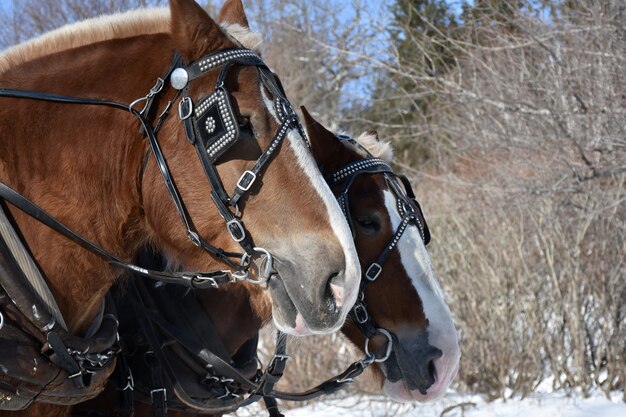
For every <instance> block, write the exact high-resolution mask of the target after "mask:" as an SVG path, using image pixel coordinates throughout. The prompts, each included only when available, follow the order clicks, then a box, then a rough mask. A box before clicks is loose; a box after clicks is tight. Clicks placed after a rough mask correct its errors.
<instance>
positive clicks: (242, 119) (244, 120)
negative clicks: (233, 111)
mask: <svg viewBox="0 0 626 417" xmlns="http://www.w3.org/2000/svg"><path fill="white" fill-rule="evenodd" d="M237 123H239V127H241V128H244V129H245V128H248V129H250V128H252V123H251V122H250V117H249V116H239V117H238V118H237Z"/></svg>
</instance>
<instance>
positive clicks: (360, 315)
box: [354, 303, 370, 324]
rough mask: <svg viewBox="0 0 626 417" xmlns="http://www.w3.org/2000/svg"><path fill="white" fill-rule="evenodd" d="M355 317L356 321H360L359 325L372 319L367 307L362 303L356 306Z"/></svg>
mask: <svg viewBox="0 0 626 417" xmlns="http://www.w3.org/2000/svg"><path fill="white" fill-rule="evenodd" d="M354 316H355V317H356V321H358V322H359V324H364V323H366V322H367V321H368V320H369V318H370V315H369V314H368V312H367V309H366V308H365V305H364V304H360V303H359V304H357V305H355V306H354Z"/></svg>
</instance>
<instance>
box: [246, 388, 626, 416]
mask: <svg viewBox="0 0 626 417" xmlns="http://www.w3.org/2000/svg"><path fill="white" fill-rule="evenodd" d="M444 410H445V412H444ZM282 412H283V414H285V416H286V417H440V416H442V417H626V403H624V402H623V401H622V396H621V393H616V394H615V395H614V396H613V397H612V399H611V400H609V399H607V398H606V397H604V396H603V395H601V394H595V395H593V396H591V397H590V398H582V397H580V396H568V395H567V394H566V393H562V392H555V393H547V392H546V393H537V394H534V395H533V396H531V397H529V398H526V399H523V400H520V399H509V400H506V401H503V400H498V401H494V402H490V403H488V402H486V401H485V400H484V399H483V398H482V397H480V396H476V395H467V394H449V395H447V396H446V397H445V398H444V399H443V400H441V401H439V402H436V403H432V404H398V403H394V402H392V401H389V400H387V399H386V398H384V397H370V396H360V397H351V398H344V399H335V400H325V401H317V402H315V403H313V404H312V405H309V406H307V407H303V408H295V409H291V410H288V409H286V408H285V407H283V408H282ZM442 413H443V414H442ZM237 416H239V417H248V416H250V417H251V416H267V413H266V412H265V411H262V410H261V409H260V407H258V406H255V407H252V408H249V409H247V410H241V411H239V412H238V413H237Z"/></svg>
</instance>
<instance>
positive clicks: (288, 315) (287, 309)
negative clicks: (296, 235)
mask: <svg viewBox="0 0 626 417" xmlns="http://www.w3.org/2000/svg"><path fill="white" fill-rule="evenodd" d="M268 290H269V293H270V298H271V300H272V319H273V321H274V324H275V325H276V328H278V330H280V331H281V332H283V333H286V334H289V335H292V336H297V337H302V336H311V335H315V334H326V333H329V332H334V331H337V330H339V329H340V328H341V326H342V324H343V320H338V321H337V324H336V325H335V326H334V327H332V328H330V329H324V330H323V331H319V330H316V329H312V328H311V327H310V326H309V324H307V322H306V319H305V317H304V316H303V314H302V312H301V311H299V310H298V308H297V306H296V304H295V303H294V301H293V299H292V297H291V296H290V295H289V291H288V290H287V287H286V286H285V284H284V283H283V281H282V280H281V279H280V276H279V275H278V274H274V275H272V277H271V278H270V280H269V281H268ZM341 301H343V300H341ZM341 301H340V302H341Z"/></svg>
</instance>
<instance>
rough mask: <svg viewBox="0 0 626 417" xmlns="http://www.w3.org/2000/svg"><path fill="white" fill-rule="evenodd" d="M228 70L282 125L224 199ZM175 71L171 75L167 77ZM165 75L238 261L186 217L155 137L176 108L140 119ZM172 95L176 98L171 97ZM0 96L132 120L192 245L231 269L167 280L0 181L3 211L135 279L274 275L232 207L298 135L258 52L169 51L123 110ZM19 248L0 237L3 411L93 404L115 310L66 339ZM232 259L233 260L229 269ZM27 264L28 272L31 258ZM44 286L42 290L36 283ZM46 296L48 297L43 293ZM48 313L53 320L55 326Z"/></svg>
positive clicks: (229, 127) (231, 120) (72, 100)
mask: <svg viewBox="0 0 626 417" xmlns="http://www.w3.org/2000/svg"><path fill="white" fill-rule="evenodd" d="M231 65H244V66H254V67H256V68H257V70H258V73H259V77H260V81H261V83H262V85H264V86H265V87H266V88H267V89H268V90H269V91H271V93H272V95H273V96H274V105H275V106H276V109H275V110H276V113H277V114H278V116H279V118H280V120H281V126H280V128H279V129H278V131H277V133H276V135H275V137H274V139H273V140H272V142H271V144H270V146H269V148H268V149H267V150H266V151H264V152H263V153H262V155H261V157H260V158H259V160H258V161H257V162H256V164H255V165H254V167H253V168H252V169H250V170H249V171H246V172H245V173H244V174H243V175H242V177H241V178H240V180H239V181H238V183H237V188H236V190H235V191H234V192H233V194H232V196H229V194H228V193H227V192H226V191H225V190H224V187H223V185H222V181H221V178H220V176H219V174H218V172H217V170H216V168H215V162H216V160H217V158H218V157H219V156H220V155H221V154H222V153H223V152H224V151H225V150H226V149H228V148H229V147H231V146H232V145H233V144H234V143H235V142H236V140H237V138H238V136H239V132H238V125H237V121H236V119H235V116H234V110H233V108H232V105H231V103H230V101H229V95H228V92H227V91H226V89H225V88H224V80H225V78H226V75H227V72H228V69H229V68H230V66H231ZM214 69H220V73H219V76H218V82H217V85H216V88H215V91H214V92H213V93H211V94H210V95H209V96H208V97H206V98H205V99H204V100H202V101H201V102H200V104H199V105H198V106H195V105H194V102H193V100H192V99H191V98H190V96H189V84H188V83H189V82H191V81H192V80H194V79H196V78H198V77H200V76H202V75H204V74H206V73H208V72H211V71H212V70H214ZM175 72H176V73H177V77H176V78H174V77H171V75H172V74H173V73H175ZM181 75H185V76H186V79H184V80H183V79H182V78H181V77H180V76H181ZM168 78H170V80H171V81H172V84H173V86H174V87H175V88H177V89H179V90H182V99H181V100H180V104H179V116H180V118H181V120H182V121H183V122H184V126H185V132H186V135H187V138H188V140H189V141H190V142H191V143H192V144H193V145H194V146H195V148H196V150H197V153H198V156H199V158H200V160H201V162H202V165H203V167H204V171H205V173H206V175H207V178H208V180H209V183H210V186H211V196H212V198H213V201H214V203H215V205H216V206H217V209H218V211H219V212H220V214H221V216H222V217H223V218H224V219H225V221H226V226H227V230H228V233H229V235H230V236H231V238H232V239H233V240H234V241H235V242H237V243H239V245H240V246H241V247H242V248H243V250H244V253H243V254H239V253H233V252H228V251H225V250H223V249H221V248H218V247H215V246H213V245H211V244H209V243H207V242H205V241H204V240H202V238H201V237H200V236H199V234H198V233H197V232H196V231H195V230H194V229H193V227H192V225H191V222H190V220H189V217H188V215H187V213H186V211H185V208H184V205H183V202H182V199H181V197H180V195H179V193H178V190H177V189H176V186H175V184H174V181H173V179H172V177H171V175H170V172H169V168H168V166H167V162H166V160H165V157H164V155H163V153H162V152H161V148H160V146H159V143H158V141H157V137H156V132H158V130H159V128H160V127H161V125H162V123H163V121H164V120H165V118H166V117H167V115H168V113H169V109H170V107H171V105H172V103H173V101H170V102H169V103H168V104H167V106H166V108H165V110H164V111H163V112H162V113H161V115H160V116H159V118H158V120H157V123H156V125H155V127H154V128H153V127H152V125H151V124H150V122H148V120H147V118H148V117H149V113H150V108H151V105H152V103H153V101H154V100H155V98H157V97H158V96H159V94H160V93H161V91H162V90H163V88H164V85H165V81H164V80H166V79H168ZM183 78H185V77H183ZM181 80H183V81H184V82H181ZM179 95H180V93H179V94H177V95H176V97H175V99H176V98H177V97H178V96H179ZM0 97H9V98H18V99H27V100H37V101H46V102H54V103H65V104H71V105H89V106H100V107H109V108H114V109H117V110H123V111H129V112H130V113H131V114H132V115H133V116H135V117H136V118H137V119H138V121H139V123H140V125H141V131H142V132H143V134H144V135H145V136H146V137H147V140H148V142H149V145H150V151H151V153H152V155H153V156H154V158H155V160H156V162H157V166H158V168H159V170H160V172H161V175H162V177H163V180H164V182H165V184H166V187H167V189H168V192H169V194H170V196H171V198H172V200H173V202H174V204H175V207H176V209H177V212H178V214H179V215H180V218H181V220H182V223H183V225H184V227H185V229H186V231H187V235H188V237H189V239H190V240H191V241H192V242H193V243H194V244H195V245H197V246H199V247H201V248H203V249H204V250H206V251H208V252H209V253H210V254H212V255H213V256H214V257H215V258H217V259H218V260H220V261H222V262H223V263H225V264H227V265H228V266H229V268H230V269H227V270H218V271H211V272H175V273H169V272H162V271H154V270H148V269H146V268H142V267H140V266H138V265H135V264H131V263H127V262H125V261H123V260H122V259H120V258H118V257H116V256H115V255H113V254H111V253H109V252H107V251H106V250H104V249H103V248H101V247H99V246H98V245H96V244H95V243H93V242H91V241H89V240H87V239H86V238H84V237H83V236H81V235H80V234H78V233H76V232H74V231H73V230H71V229H70V228H69V227H67V226H65V225H64V224H62V223H61V222H59V221H58V220H56V219H55V218H54V217H53V216H51V215H50V214H48V213H47V212H46V211H45V210H43V209H42V208H41V207H39V206H37V205H36V204H34V203H33V202H31V201H30V200H28V199H27V198H25V197H24V196H22V195H21V194H20V193H18V192H17V191H15V190H14V189H13V188H11V187H10V186H8V185H7V184H5V183H3V182H0V208H1V207H2V206H1V204H2V201H6V202H8V203H11V204H12V205H13V206H15V207H17V208H18V209H20V210H22V211H23V212H25V213H26V214H28V215H30V216H31V217H33V218H35V219H37V220H38V221H40V222H41V223H43V224H45V225H46V226H48V227H50V228H52V229H53V230H55V231H57V232H59V233H61V234H63V235H65V236H66V237H68V238H70V239H71V240H73V241H74V242H75V243H77V244H79V245H80V246H82V247H84V248H86V249H87V250H89V251H91V252H93V253H95V254H97V255H99V256H100V257H101V258H103V259H104V260H106V261H107V262H108V263H109V264H110V265H111V266H113V267H116V268H121V269H124V270H126V271H130V272H132V274H133V275H138V276H140V277H148V278H151V279H153V280H156V281H159V282H166V283H175V284H179V285H181V284H182V285H185V286H187V287H190V288H209V287H217V286H218V285H220V284H225V283H229V282H234V281H242V280H249V281H250V282H253V283H257V284H259V283H263V282H264V281H266V280H267V279H269V277H270V275H271V274H272V272H273V271H272V270H273V267H272V256H271V254H270V253H269V252H268V251H267V250H265V249H263V248H257V247H253V246H252V244H251V240H250V237H249V236H248V235H247V233H246V230H245V227H244V226H243V223H242V222H241V220H240V219H239V212H238V209H237V203H238V202H239V201H240V200H241V199H242V198H244V197H245V195H246V194H247V192H248V191H249V190H250V188H251V186H252V184H253V183H254V182H255V180H256V178H257V176H259V175H261V173H262V171H263V170H264V168H265V167H266V166H267V164H268V163H269V162H270V160H271V158H272V156H273V154H274V153H276V152H277V151H278V149H279V146H280V143H281V142H282V141H283V139H284V138H285V137H286V135H287V133H288V132H289V131H290V130H291V129H294V128H295V129H298V130H299V131H300V132H302V133H304V129H303V128H302V126H301V125H300V123H299V121H298V117H297V115H296V114H295V112H294V111H293V109H292V107H291V105H290V104H289V102H288V100H287V99H286V97H285V95H284V92H283V90H282V87H281V86H280V83H279V81H278V79H277V78H276V77H275V76H274V75H273V74H272V73H271V71H270V70H269V69H268V68H267V67H266V66H265V64H264V63H263V61H262V60H261V58H260V57H259V56H258V55H257V54H256V53H254V52H253V51H250V50H248V49H243V48H236V49H229V50H224V51H219V52H216V53H214V54H210V55H208V56H206V57H203V58H201V59H200V60H198V61H197V62H194V63H192V64H191V65H189V66H188V67H184V65H183V63H182V59H181V58H180V56H179V55H178V54H177V53H175V54H174V59H173V61H172V65H171V67H170V68H169V70H168V72H167V73H166V75H165V76H164V77H163V78H158V80H157V83H156V84H155V85H154V87H152V88H151V90H150V92H149V93H148V94H147V95H146V96H145V97H142V98H140V99H138V100H135V101H134V102H132V103H131V104H130V105H126V104H123V103H118V102H114V101H109V100H100V99H89V98H80V97H71V96H64V95H58V94H50V93H43V92H35V91H26V90H17V89H7V88H0ZM141 102H145V104H144V107H143V109H142V110H141V111H138V110H137V109H135V107H136V106H137V105H138V104H139V103H141ZM231 208H233V209H234V212H233V211H231ZM4 225H5V226H6V227H7V228H9V227H10V226H9V223H8V221H6V222H4ZM12 228H15V226H12ZM15 229H16V228H15ZM15 234H16V235H17V233H15ZM20 246H22V247H23V248H22V249H20V250H15V249H13V250H11V249H10V248H9V245H8V244H7V242H6V240H5V238H4V237H2V236H0V285H1V288H0V353H1V354H0V358H2V359H0V361H1V362H0V410H2V409H7V410H20V409H24V408H26V407H28V405H30V404H31V403H32V402H33V401H39V402H47V403H53V404H75V403H78V402H82V401H85V400H86V399H89V398H92V397H94V396H96V395H97V394H98V393H100V392H101V391H102V389H103V387H104V384H105V383H106V380H107V379H108V376H109V375H110V373H111V371H112V370H113V367H114V363H115V361H114V358H115V356H116V355H117V353H118V352H119V347H118V345H117V340H116V339H117V327H118V321H117V318H116V314H115V311H114V307H113V303H112V302H111V301H110V300H108V299H107V302H105V303H104V312H103V315H102V316H101V318H102V320H101V322H100V323H99V326H96V327H97V328H96V330H97V331H96V332H95V334H92V335H89V337H86V338H80V337H77V336H74V335H72V334H70V333H69V332H68V331H67V330H66V329H64V328H63V326H62V325H61V324H59V323H60V322H62V318H61V317H60V313H59V312H58V308H54V307H51V305H54V304H55V303H54V302H53V301H54V300H53V299H52V300H44V302H42V299H41V297H40V295H41V292H37V291H35V290H34V289H33V286H32V282H33V281H29V279H28V278H27V277H26V275H25V270H24V269H23V267H22V266H21V265H20V263H19V262H18V261H17V260H16V258H17V259H23V258H28V257H30V255H29V254H28V252H27V250H26V249H25V247H26V245H24V244H23V243H21V245H20ZM233 258H234V259H238V260H239V261H238V262H236V261H235V260H233ZM255 258H259V260H260V262H261V264H262V265H264V267H263V268H262V269H260V271H259V273H260V277H259V279H256V280H255V279H253V278H251V277H250V276H249V269H250V267H251V265H252V263H253V261H254V259H255ZM30 263H31V264H33V265H34V262H32V260H31V262H30ZM37 272H38V271H37ZM39 275H40V274H39ZM41 284H42V285H43V286H44V287H46V288H47V286H46V285H45V282H43V280H41ZM44 292H45V291H44ZM47 292H48V293H49V290H47ZM45 298H47V297H44V299H45ZM54 316H57V317H59V320H57V319H56V318H55V317H54ZM5 358H9V359H10V362H8V363H2V362H4V359H5Z"/></svg>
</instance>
